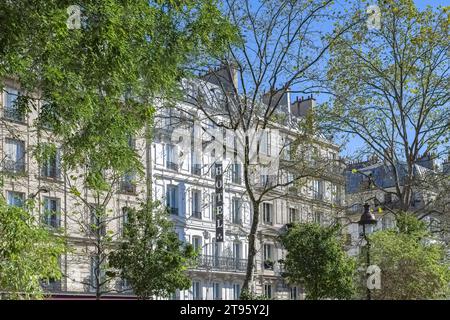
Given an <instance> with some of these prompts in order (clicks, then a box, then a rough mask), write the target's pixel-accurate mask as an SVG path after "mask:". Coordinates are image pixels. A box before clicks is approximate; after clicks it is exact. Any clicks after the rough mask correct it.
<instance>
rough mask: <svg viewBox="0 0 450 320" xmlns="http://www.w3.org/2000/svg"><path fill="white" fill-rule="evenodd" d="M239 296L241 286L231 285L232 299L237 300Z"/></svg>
mask: <svg viewBox="0 0 450 320" xmlns="http://www.w3.org/2000/svg"><path fill="white" fill-rule="evenodd" d="M240 295H241V285H240V284H238V283H234V284H233V299H234V300H239V297H240Z"/></svg>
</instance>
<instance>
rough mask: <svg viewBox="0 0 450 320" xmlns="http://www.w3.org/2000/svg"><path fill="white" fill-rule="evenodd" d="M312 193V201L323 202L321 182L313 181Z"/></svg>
mask: <svg viewBox="0 0 450 320" xmlns="http://www.w3.org/2000/svg"><path fill="white" fill-rule="evenodd" d="M312 191H313V197H314V199H316V200H323V181H320V180H313V182H312Z"/></svg>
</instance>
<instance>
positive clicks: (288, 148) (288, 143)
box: [284, 139, 292, 160]
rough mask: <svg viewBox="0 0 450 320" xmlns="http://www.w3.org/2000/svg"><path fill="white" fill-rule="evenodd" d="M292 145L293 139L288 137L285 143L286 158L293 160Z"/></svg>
mask: <svg viewBox="0 0 450 320" xmlns="http://www.w3.org/2000/svg"><path fill="white" fill-rule="evenodd" d="M291 145H292V141H291V140H290V139H286V143H285V145H284V160H291Z"/></svg>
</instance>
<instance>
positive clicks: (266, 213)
mask: <svg viewBox="0 0 450 320" xmlns="http://www.w3.org/2000/svg"><path fill="white" fill-rule="evenodd" d="M272 210H273V205H272V204H271V203H263V223H265V224H273V219H272V218H273V217H272V215H273V212H272Z"/></svg>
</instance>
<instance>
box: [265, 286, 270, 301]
mask: <svg viewBox="0 0 450 320" xmlns="http://www.w3.org/2000/svg"><path fill="white" fill-rule="evenodd" d="M264 295H265V296H266V298H268V299H272V285H271V284H265V285H264Z"/></svg>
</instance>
